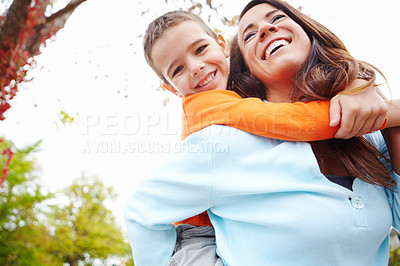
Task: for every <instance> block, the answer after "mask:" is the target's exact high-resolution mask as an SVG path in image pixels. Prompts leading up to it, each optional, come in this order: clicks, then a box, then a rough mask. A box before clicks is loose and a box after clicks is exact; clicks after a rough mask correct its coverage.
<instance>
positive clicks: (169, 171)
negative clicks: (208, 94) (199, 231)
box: [125, 125, 400, 266]
mask: <svg viewBox="0 0 400 266" xmlns="http://www.w3.org/2000/svg"><path fill="white" fill-rule="evenodd" d="M368 139H369V140H370V141H371V142H372V143H373V145H374V146H375V147H377V148H378V149H379V150H380V151H381V152H382V153H384V154H386V155H387V149H386V145H385V142H384V140H383V138H382V135H381V134H380V132H377V133H374V134H371V135H369V136H368ZM389 166H390V165H389ZM392 175H393V176H394V178H396V180H399V176H398V175H397V174H396V173H394V172H392ZM399 187H400V186H399ZM398 200H399V195H398V194H397V193H393V192H391V191H389V190H385V189H383V188H382V187H378V186H374V185H370V184H367V183H365V182H363V181H361V180H359V179H355V181H354V184H353V191H351V190H349V189H346V188H344V187H342V186H340V185H337V184H335V183H332V182H330V181H329V180H328V179H327V178H326V177H325V176H324V175H322V174H321V172H320V170H319V167H318V163H317V160H316V158H315V156H314V153H313V151H312V149H311V146H310V144H309V143H307V142H289V141H280V140H274V139H269V138H265V137H259V136H256V135H253V134H250V133H247V132H244V131H240V130H238V129H235V128H231V127H227V126H220V125H213V126H210V127H208V128H205V129H203V130H201V131H199V132H197V133H195V134H192V135H191V136H189V137H188V138H187V139H186V140H185V141H184V142H183V143H182V150H180V151H178V152H177V153H175V154H173V155H172V156H171V157H170V159H169V160H168V161H167V162H165V163H164V164H163V165H161V166H160V167H158V168H156V169H154V170H153V171H152V172H151V173H150V174H149V175H148V176H146V177H145V178H144V179H143V182H142V183H141V184H140V185H139V186H138V187H137V188H136V189H135V191H134V192H133V194H132V196H131V197H130V198H129V200H128V202H127V205H126V209H125V219H126V225H127V228H128V234H129V238H130V242H131V246H132V250H133V255H134V262H135V265H138V266H141V265H144V266H151V265H155V266H156V265H157V266H159V265H166V264H167V261H168V259H169V258H170V257H171V255H172V252H173V249H174V246H175V242H176V233H175V229H174V226H173V225H172V223H173V222H177V221H181V220H184V219H186V218H189V217H191V216H194V215H196V214H198V213H201V212H203V211H204V210H208V214H209V216H210V219H211V222H212V223H213V225H214V227H215V231H216V242H217V252H218V255H219V256H220V257H221V258H222V260H223V262H224V264H225V265H232V266H235V265H238V266H243V265H252V266H257V265H260V266H261V265H279V266H281V265H290V266H292V265H304V266H310V265H352V266H354V265H360V266H367V265H387V264H388V256H389V230H390V228H391V226H394V227H396V228H398V225H399V215H398V214H399V204H398Z"/></svg>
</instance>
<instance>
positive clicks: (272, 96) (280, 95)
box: [266, 87, 292, 103]
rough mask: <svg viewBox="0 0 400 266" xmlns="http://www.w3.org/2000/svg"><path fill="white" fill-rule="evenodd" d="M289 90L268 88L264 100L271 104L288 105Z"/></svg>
mask: <svg viewBox="0 0 400 266" xmlns="http://www.w3.org/2000/svg"><path fill="white" fill-rule="evenodd" d="M290 91H291V89H281V88H270V87H268V90H267V93H266V98H267V100H268V101H269V102H273V103H290V102H292V101H291V100H290Z"/></svg>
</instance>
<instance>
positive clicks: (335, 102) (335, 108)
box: [329, 95, 342, 127]
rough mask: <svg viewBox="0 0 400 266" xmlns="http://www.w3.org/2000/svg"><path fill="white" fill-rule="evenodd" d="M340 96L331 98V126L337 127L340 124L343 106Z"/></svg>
mask: <svg viewBox="0 0 400 266" xmlns="http://www.w3.org/2000/svg"><path fill="white" fill-rule="evenodd" d="M339 97H340V96H339V95H336V96H335V97H333V98H332V100H331V105H330V108H329V120H330V121H329V126H331V127H335V126H337V125H339V123H340V118H341V112H342V107H341V106H340V98H339Z"/></svg>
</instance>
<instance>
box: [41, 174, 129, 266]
mask: <svg viewBox="0 0 400 266" xmlns="http://www.w3.org/2000/svg"><path fill="white" fill-rule="evenodd" d="M63 195H64V196H65V197H64V198H62V199H61V200H62V202H64V201H65V202H66V204H64V205H57V206H54V207H53V209H52V214H51V215H50V216H49V224H50V228H51V232H52V235H53V237H52V238H51V240H50V242H49V246H48V249H49V252H50V253H52V254H54V255H55V256H57V257H58V258H59V259H60V260H62V261H63V262H65V263H69V265H72V266H75V265H78V262H80V261H81V262H86V263H90V261H92V260H93V259H101V260H104V259H107V258H108V257H110V256H117V257H125V259H126V258H127V257H128V256H130V249H129V244H128V243H127V242H126V240H125V238H124V236H123V234H122V232H121V229H120V228H119V226H118V225H117V223H116V222H115V217H114V216H113V215H112V212H111V211H110V210H109V209H107V208H106V206H105V205H104V204H105V201H106V200H107V199H113V198H115V197H116V194H115V193H114V192H113V190H112V188H111V187H105V186H104V185H103V184H102V183H101V182H100V181H99V180H98V179H97V178H85V177H82V178H80V179H77V180H75V181H74V182H73V184H72V185H71V186H69V187H68V188H66V189H65V190H64V191H63Z"/></svg>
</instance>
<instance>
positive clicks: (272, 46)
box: [261, 39, 290, 60]
mask: <svg viewBox="0 0 400 266" xmlns="http://www.w3.org/2000/svg"><path fill="white" fill-rule="evenodd" d="M289 44H290V43H289V42H288V41H287V40H284V39H279V40H275V41H272V42H271V43H269V44H268V45H267V47H266V49H265V52H264V53H263V55H262V58H261V59H262V60H268V58H270V57H271V55H272V54H273V53H275V52H276V51H278V50H279V49H280V48H282V47H285V46H288V45H289Z"/></svg>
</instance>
